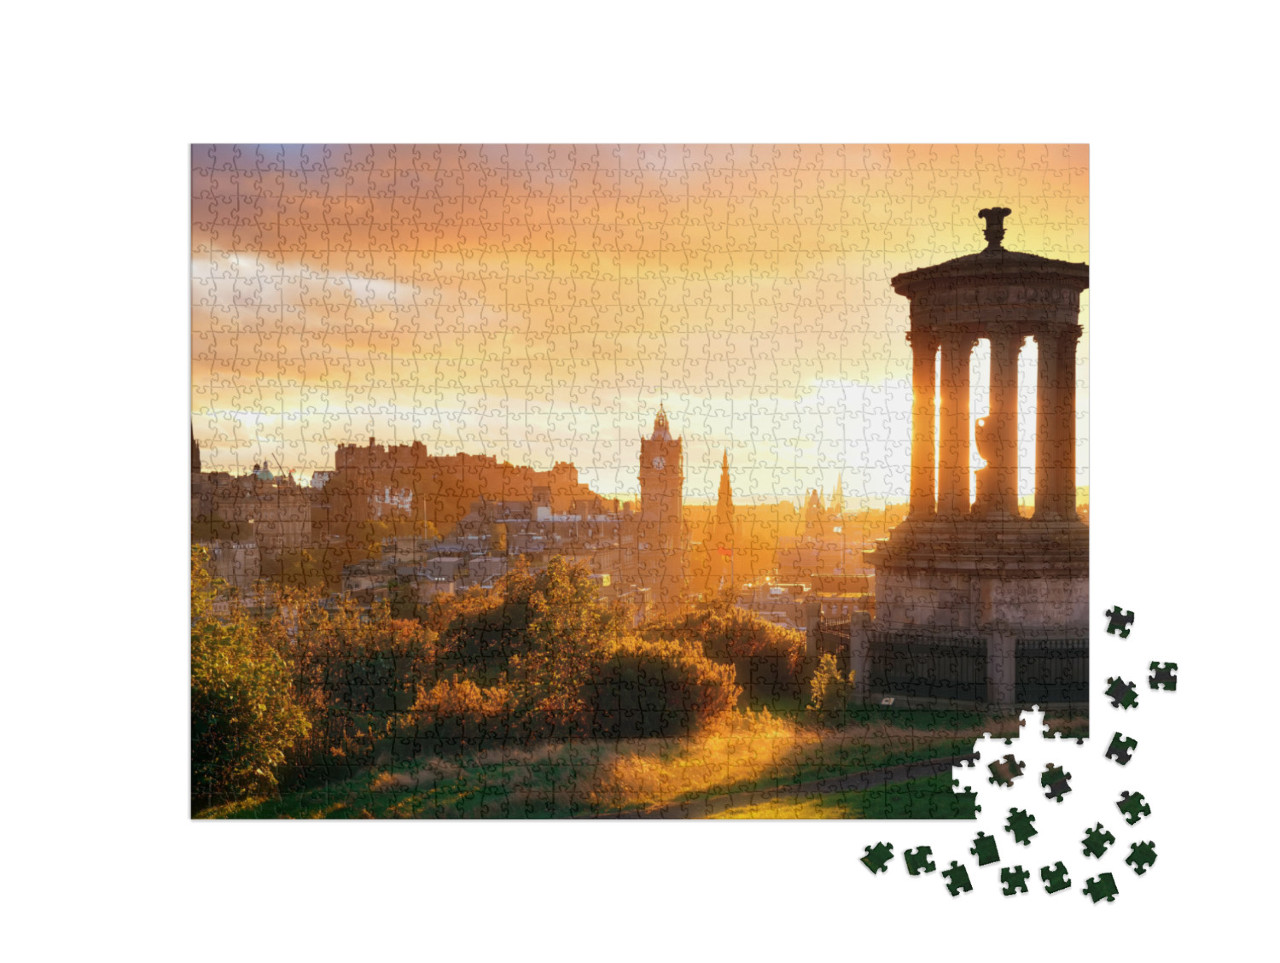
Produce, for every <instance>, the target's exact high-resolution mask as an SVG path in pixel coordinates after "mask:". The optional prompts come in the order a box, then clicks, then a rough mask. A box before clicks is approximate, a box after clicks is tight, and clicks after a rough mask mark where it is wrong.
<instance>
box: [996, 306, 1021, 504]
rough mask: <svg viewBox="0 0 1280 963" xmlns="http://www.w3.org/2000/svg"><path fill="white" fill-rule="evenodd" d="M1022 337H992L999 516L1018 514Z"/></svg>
mask: <svg viewBox="0 0 1280 963" xmlns="http://www.w3.org/2000/svg"><path fill="white" fill-rule="evenodd" d="M1021 348H1022V335H1020V334H1018V333H1017V332H1016V331H1013V330H998V331H994V332H992V334H991V415H990V421H991V422H992V423H993V431H992V434H993V437H994V439H995V457H994V459H993V460H992V462H991V466H990V467H991V468H993V469H995V472H994V477H995V480H996V486H995V495H994V498H993V507H994V509H995V511H996V512H997V513H998V514H1001V515H1016V514H1017V513H1018V352H1019V351H1020V350H1021Z"/></svg>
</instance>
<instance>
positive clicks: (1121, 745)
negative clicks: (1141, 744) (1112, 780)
mask: <svg viewBox="0 0 1280 963" xmlns="http://www.w3.org/2000/svg"><path fill="white" fill-rule="evenodd" d="M1137 748H1138V740H1137V739H1129V738H1127V737H1126V736H1122V735H1121V734H1120V733H1118V732H1117V733H1116V734H1115V735H1114V736H1112V737H1111V745H1110V746H1108V747H1107V753H1106V755H1107V758H1108V759H1114V760H1115V761H1116V762H1117V763H1119V764H1120V765H1122V766H1127V765H1128V764H1129V760H1130V759H1132V758H1133V750H1134V749H1137Z"/></svg>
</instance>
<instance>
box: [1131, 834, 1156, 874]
mask: <svg viewBox="0 0 1280 963" xmlns="http://www.w3.org/2000/svg"><path fill="white" fill-rule="evenodd" d="M1124 861H1125V862H1126V863H1127V864H1128V865H1130V866H1132V867H1133V871H1134V872H1135V873H1137V874H1138V875H1139V876H1141V875H1142V874H1143V873H1145V872H1146V871H1147V870H1148V869H1150V868H1151V865H1152V864H1153V863H1154V862H1155V861H1156V844H1155V843H1151V842H1145V843H1130V844H1129V855H1128V856H1126V857H1125V860H1124Z"/></svg>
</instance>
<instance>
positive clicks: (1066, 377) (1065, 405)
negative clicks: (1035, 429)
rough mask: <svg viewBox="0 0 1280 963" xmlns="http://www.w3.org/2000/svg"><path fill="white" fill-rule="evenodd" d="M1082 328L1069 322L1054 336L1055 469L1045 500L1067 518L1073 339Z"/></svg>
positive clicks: (1071, 514)
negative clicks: (1055, 341)
mask: <svg viewBox="0 0 1280 963" xmlns="http://www.w3.org/2000/svg"><path fill="white" fill-rule="evenodd" d="M1083 331H1084V329H1083V328H1081V327H1080V326H1079V325H1073V326H1072V327H1070V328H1068V329H1067V330H1065V331H1063V332H1062V333H1061V334H1059V335H1057V341H1058V378H1057V381H1058V384H1057V397H1058V411H1057V418H1058V427H1057V431H1056V437H1057V441H1058V451H1057V459H1056V460H1057V466H1056V467H1057V472H1056V473H1055V475H1054V476H1053V490H1052V491H1051V492H1050V494H1049V500H1050V503H1051V504H1052V505H1053V508H1054V511H1056V512H1057V514H1059V515H1061V516H1062V517H1063V518H1067V519H1072V518H1075V515H1076V342H1077V341H1079V340H1080V335H1081V334H1082V333H1083Z"/></svg>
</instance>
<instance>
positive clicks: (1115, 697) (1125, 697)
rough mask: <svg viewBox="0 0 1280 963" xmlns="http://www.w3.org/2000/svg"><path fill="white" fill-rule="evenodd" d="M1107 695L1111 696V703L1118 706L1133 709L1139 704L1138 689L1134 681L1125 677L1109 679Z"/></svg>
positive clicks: (1117, 707)
mask: <svg viewBox="0 0 1280 963" xmlns="http://www.w3.org/2000/svg"><path fill="white" fill-rule="evenodd" d="M1107 685H1108V686H1109V688H1108V689H1107V695H1108V696H1110V697H1111V705H1112V706H1113V707H1114V708H1116V709H1120V708H1125V709H1131V708H1134V707H1136V706H1137V704H1138V690H1137V688H1136V687H1135V686H1134V684H1133V683H1132V682H1125V681H1124V679H1119V678H1110V679H1107Z"/></svg>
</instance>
